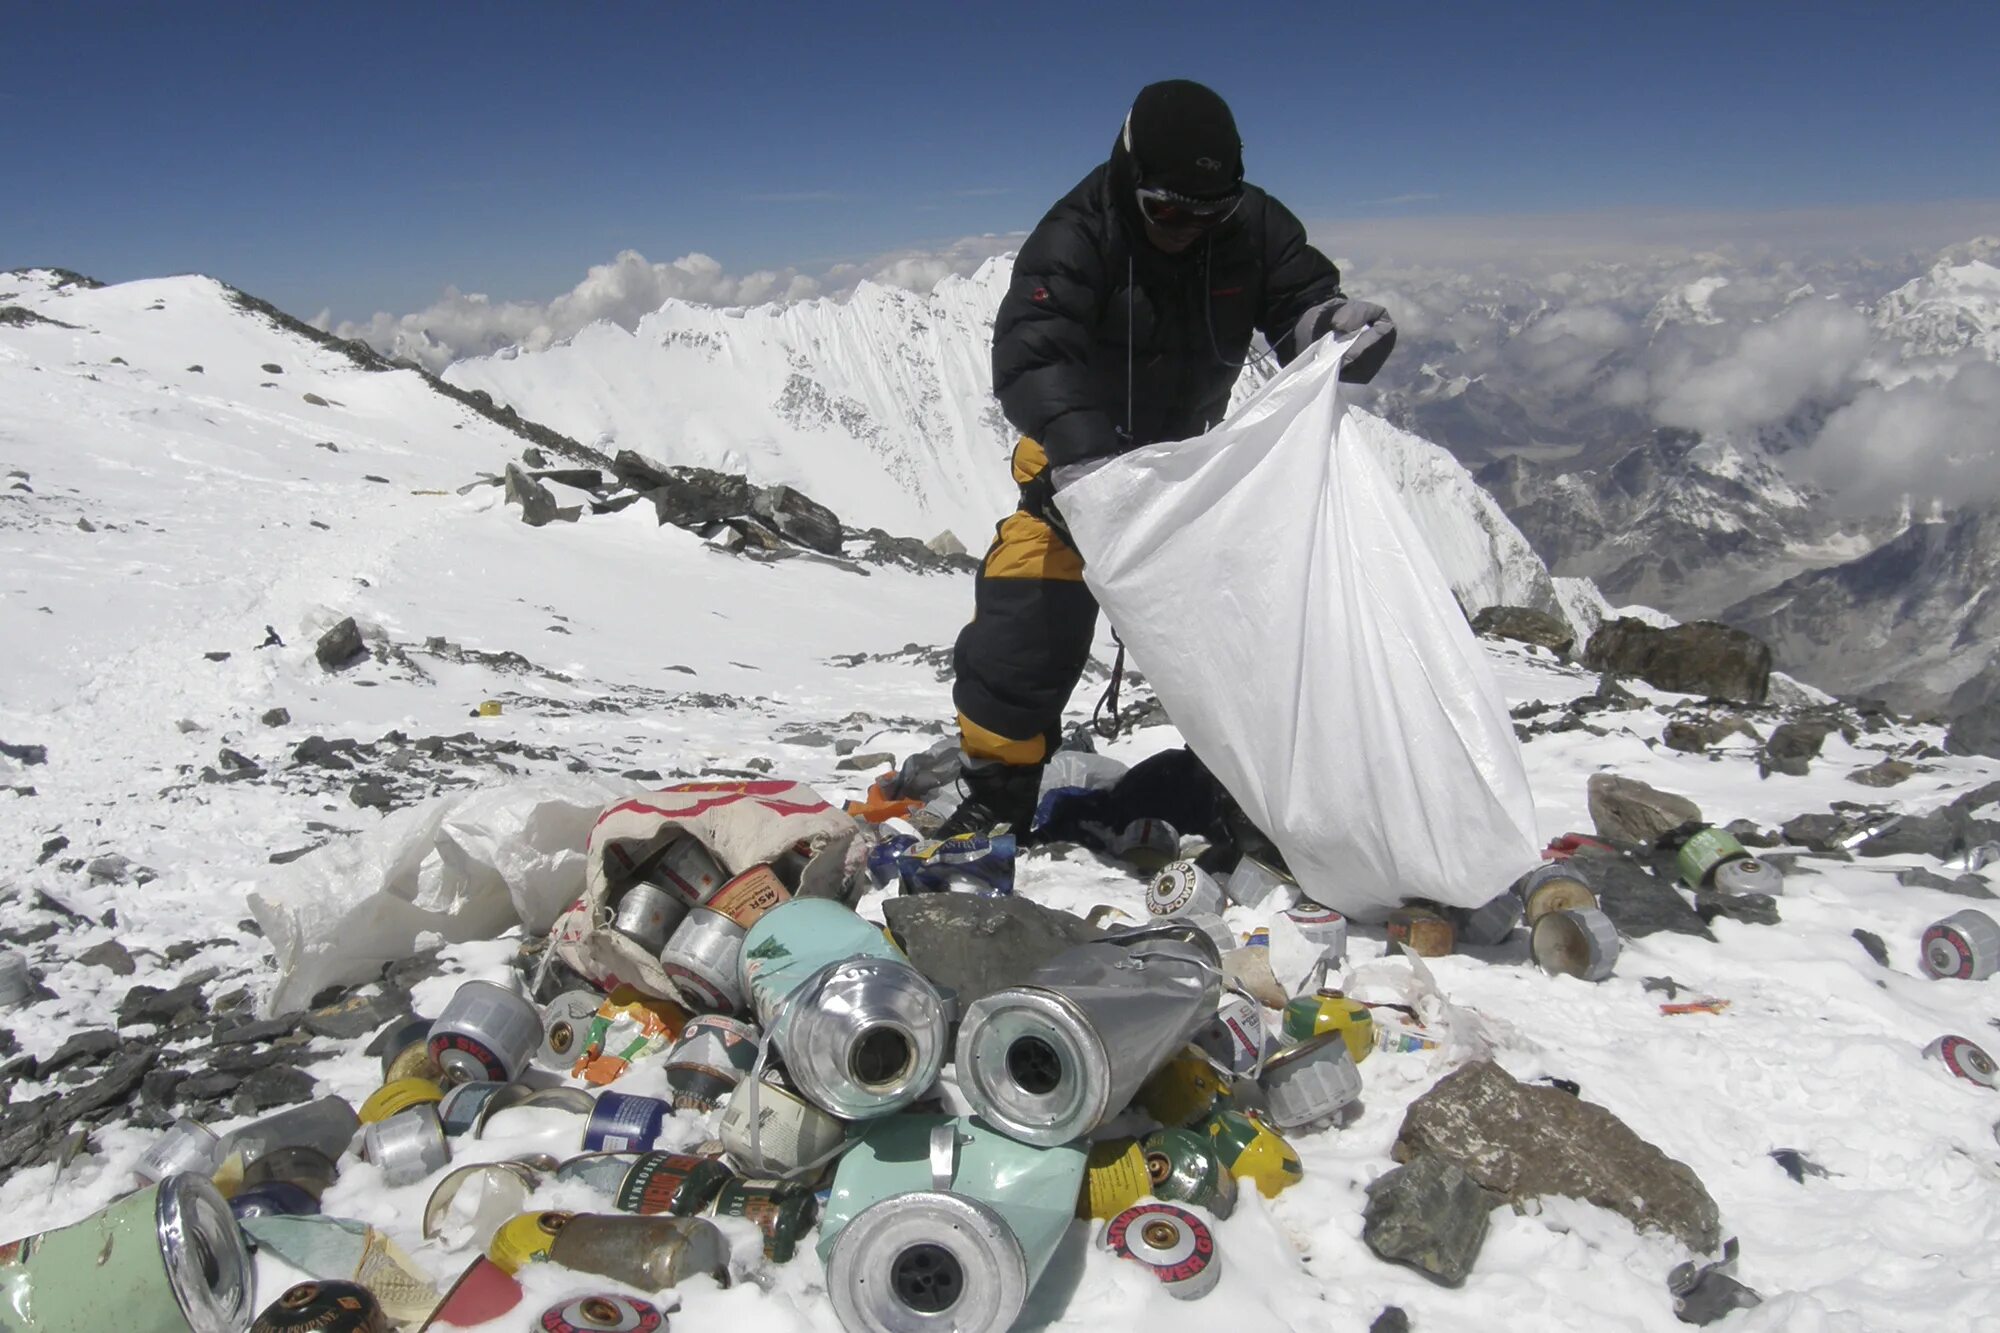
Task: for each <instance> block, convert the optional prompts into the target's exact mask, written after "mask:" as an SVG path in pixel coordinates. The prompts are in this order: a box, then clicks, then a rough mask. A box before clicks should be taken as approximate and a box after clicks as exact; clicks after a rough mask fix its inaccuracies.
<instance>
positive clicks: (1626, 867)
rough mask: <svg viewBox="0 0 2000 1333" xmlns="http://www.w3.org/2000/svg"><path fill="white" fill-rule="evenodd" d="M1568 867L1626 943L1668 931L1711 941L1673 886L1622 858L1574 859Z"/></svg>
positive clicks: (1582, 857) (1583, 857) (1707, 930)
mask: <svg viewBox="0 0 2000 1333" xmlns="http://www.w3.org/2000/svg"><path fill="white" fill-rule="evenodd" d="M1570 864H1571V865H1572V866H1573V867H1574V868H1576V869H1577V870H1579V871H1581V872H1583V874H1584V875H1585V877H1586V878H1587V879H1588V881H1589V884H1590V888H1591V891H1592V892H1594V893H1595V894H1596V895H1597V905H1598V907H1599V908H1600V909H1602V910H1603V912H1604V915H1606V916H1608V917H1610V918H1611V924H1612V925H1614V926H1616V927H1617V928H1618V933H1619V934H1620V935H1621V936H1623V937H1624V938H1626V939H1628V940H1636V939H1643V938H1644V937H1646V936H1648V935H1656V934H1658V933H1660V932H1661V931H1668V932H1671V933H1672V934H1675V935H1695V936H1699V937H1700V938H1702V939H1707V940H1712V939H1714V938H1715V936H1714V935H1712V934H1710V933H1709V929H1708V927H1707V925H1706V924H1704V923H1703V921H1702V919H1701V917H1700V915H1699V914H1697V913H1696V912H1695V910H1694V909H1693V908H1692V907H1689V906H1688V904H1687V899H1685V898H1683V897H1681V893H1680V890H1679V889H1678V888H1676V887H1675V886H1674V884H1673V883H1672V882H1670V881H1668V880H1666V879H1663V878H1661V877H1660V876H1658V875H1655V874H1653V873H1652V872H1651V871H1649V870H1647V869H1646V868H1645V867H1644V866H1642V865H1639V864H1638V863H1637V862H1634V861H1628V860H1626V859H1625V858H1624V857H1614V856H1578V857H1575V858H1573V859H1572V860H1571V862H1570Z"/></svg>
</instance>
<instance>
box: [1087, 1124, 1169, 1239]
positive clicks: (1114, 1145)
mask: <svg viewBox="0 0 2000 1333" xmlns="http://www.w3.org/2000/svg"><path fill="white" fill-rule="evenodd" d="M1152 1192H1153V1177H1152V1173H1151V1172H1150V1171H1148V1170H1147V1168H1146V1150H1145V1149H1144V1148H1142V1147H1140V1146H1139V1140H1137V1139H1106V1140H1104V1141H1103V1142H1102V1143H1093V1144H1091V1145H1090V1156H1089V1158H1088V1159H1086V1161H1085V1163H1084V1168H1083V1188H1082V1189H1081V1190H1080V1191H1078V1193H1077V1197H1076V1215H1077V1216H1078V1217H1094V1218H1097V1219H1098V1220H1099V1221H1104V1222H1108V1221H1110V1220H1111V1219H1112V1218H1114V1217H1116V1216H1118V1214H1120V1213H1122V1212H1124V1211H1125V1210H1126V1209H1127V1208H1130V1207H1131V1206H1132V1205H1133V1204H1135V1203H1137V1202H1139V1200H1141V1199H1143V1198H1145V1197H1147V1196H1148V1195H1150V1194H1151V1193H1152Z"/></svg>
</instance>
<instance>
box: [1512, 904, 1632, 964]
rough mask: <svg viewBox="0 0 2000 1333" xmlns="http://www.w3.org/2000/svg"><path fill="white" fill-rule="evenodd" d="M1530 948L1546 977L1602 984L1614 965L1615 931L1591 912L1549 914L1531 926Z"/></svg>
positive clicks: (1592, 909) (1594, 911)
mask: <svg viewBox="0 0 2000 1333" xmlns="http://www.w3.org/2000/svg"><path fill="white" fill-rule="evenodd" d="M1532 947H1533V950H1534V955H1535V962H1536V963H1537V964H1538V965H1539V966H1540V967H1541V969H1542V971H1544V972H1547V973H1548V974H1549V975H1550V976H1555V977H1580V978H1581V979H1583V980H1584V981H1602V980H1604V979H1605V978H1606V977H1608V976H1610V975H1611V971H1612V969H1613V968H1614V967H1616V966H1617V963H1618V947H1619V946H1618V928H1617V927H1616V926H1614V925H1612V924H1611V918H1610V917H1608V916H1606V915H1604V913H1602V912H1599V911H1597V910H1595V909H1594V908H1580V909H1577V910H1575V911H1567V912H1550V913H1549V914H1548V915H1546V916H1544V917H1543V918H1542V919H1541V920H1539V921H1537V922H1536V923H1535V933H1534V937H1533V943H1532Z"/></svg>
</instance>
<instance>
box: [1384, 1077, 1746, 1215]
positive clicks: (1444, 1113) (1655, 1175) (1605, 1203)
mask: <svg viewBox="0 0 2000 1333" xmlns="http://www.w3.org/2000/svg"><path fill="white" fill-rule="evenodd" d="M1425 1154H1436V1155H1438V1156H1440V1157H1443V1158H1445V1159H1447V1160H1449V1161H1451V1162H1454V1163H1456V1164H1457V1165H1458V1166H1459V1167H1460V1168H1461V1169H1462V1170H1464V1171H1465V1173H1466V1174H1467V1175H1469V1176H1471V1177H1472V1179H1473V1180H1474V1181H1475V1182H1477V1183H1478V1184H1479V1185H1481V1186H1484V1187H1485V1188H1487V1189H1489V1190H1492V1191H1494V1192H1495V1193H1497V1194H1500V1195H1502V1196H1504V1197H1505V1198H1507V1199H1508V1200H1509V1201H1510V1202H1513V1203H1515V1204H1520V1203H1524V1202H1526V1201H1527V1200H1529V1199H1534V1198H1541V1197H1543V1196H1549V1195H1553V1196H1557V1197H1562V1198H1570V1199H1582V1200H1584V1201H1586V1202H1589V1203H1593V1204H1596V1205H1597V1206H1599V1207H1601V1208H1609V1209H1610V1210H1611V1211H1613V1212H1615V1213H1617V1214H1619V1215H1620V1216H1622V1217H1624V1218H1626V1219H1627V1220H1629V1221H1630V1222H1631V1223H1632V1224H1633V1225H1634V1226H1636V1227H1639V1228H1641V1229H1642V1230H1643V1229H1646V1228H1653V1229H1657V1230H1661V1231H1665V1232H1668V1233H1669V1234H1671V1235H1673V1236H1674V1237H1676V1238H1677V1239H1678V1240H1680V1241H1681V1243H1682V1244H1684V1245H1686V1246H1687V1247H1688V1248H1689V1249H1691V1250H1694V1251H1696V1252H1697V1253H1702V1254H1706V1253H1709V1252H1710V1251H1712V1250H1714V1249H1715V1247H1716V1244H1717V1242H1718V1241H1719V1240H1720V1239H1721V1218H1720V1215H1719V1213H1718V1211H1717V1209H1716V1206H1715V1200H1714V1199H1712V1198H1710V1197H1709V1194H1708V1191H1707V1190H1706V1189H1704V1188H1703V1187H1702V1183H1701V1181H1700V1180H1699V1179H1698V1178H1697V1177H1696V1176H1695V1174H1694V1172H1693V1171H1692V1170H1690V1169H1689V1168H1688V1167H1687V1166H1686V1165H1685V1164H1684V1163H1681V1162H1677V1161H1675V1160H1674V1159H1673V1158H1671V1157H1668V1156H1667V1155H1666V1154H1665V1153H1663V1152H1661V1151H1660V1150H1659V1149H1658V1148H1655V1147H1654V1146H1653V1145H1651V1144H1649V1143H1647V1142H1646V1141H1645V1140H1643V1139H1641V1138H1640V1137H1639V1136H1638V1135H1636V1134H1634V1133H1633V1132H1632V1131H1631V1129H1630V1128H1628V1127H1627V1126H1626V1125H1625V1123H1624V1122H1623V1121H1622V1120H1620V1119H1619V1118H1618V1117H1617V1116H1615V1115H1613V1114H1612V1113H1611V1112H1610V1111H1608V1110H1606V1109H1605V1108H1603V1107H1601V1106H1598V1105H1596V1104H1594V1103H1592V1102H1587V1101H1584V1100H1583V1099H1582V1098H1580V1097H1572V1096H1570V1095H1569V1094H1568V1093H1565V1092H1560V1091H1558V1090H1556V1089H1554V1088H1536V1087H1527V1086H1524V1085H1523V1084H1521V1083H1518V1082H1516V1081H1515V1080H1514V1078H1513V1077H1512V1076H1511V1075H1510V1074H1508V1073H1507V1071H1506V1070H1504V1069H1502V1068H1500V1067H1499V1066H1498V1065H1496V1064H1494V1063H1493V1062H1492V1061H1490V1060H1482V1061H1479V1062H1477V1063H1475V1064H1470V1065H1467V1066H1465V1067H1464V1068H1463V1069H1460V1070H1458V1071H1457V1072H1456V1073H1453V1074H1450V1075H1448V1076H1447V1077H1445V1078H1444V1079H1442V1080H1440V1081H1439V1082H1438V1083H1437V1085H1436V1086H1435V1087H1433V1088H1432V1089H1431V1090H1430V1091H1429V1092H1427V1093H1425V1094H1424V1095H1423V1096H1422V1097H1419V1098H1418V1099H1417V1100H1416V1101H1415V1102H1413V1103H1411V1105H1410V1109H1409V1111H1408V1113H1407V1114H1406V1115H1405V1116H1404V1117H1403V1126H1402V1130H1401V1132H1400V1133H1399V1135H1398V1136H1397V1139H1396V1147H1395V1157H1396V1160H1397V1161H1399V1162H1411V1161H1414V1160H1416V1159H1417V1158H1419V1157H1421V1156H1423V1155H1425Z"/></svg>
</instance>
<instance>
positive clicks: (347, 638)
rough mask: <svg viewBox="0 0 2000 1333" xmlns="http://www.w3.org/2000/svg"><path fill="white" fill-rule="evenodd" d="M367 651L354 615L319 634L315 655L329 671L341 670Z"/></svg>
mask: <svg viewBox="0 0 2000 1333" xmlns="http://www.w3.org/2000/svg"><path fill="white" fill-rule="evenodd" d="M367 651H368V649H367V647H366V645H364V644H363V643H362V642H361V627H360V626H359V625H357V624H355V623H354V617H353V616H348V617H347V618H346V619H344V620H342V621H341V622H340V623H339V624H338V625H335V626H334V627H333V628H332V629H330V630H328V631H327V632H326V633H324V634H322V635H320V636H319V646H318V647H316V648H315V649H314V650H313V655H314V656H315V657H317V658H319V664H320V665H321V666H323V667H325V668H326V669H327V670H328V671H339V670H340V669H341V668H342V667H346V666H350V665H352V664H353V662H354V661H355V659H356V658H359V657H360V656H361V655H362V654H363V653H365V652H367Z"/></svg>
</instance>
